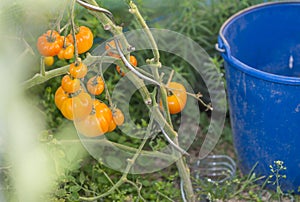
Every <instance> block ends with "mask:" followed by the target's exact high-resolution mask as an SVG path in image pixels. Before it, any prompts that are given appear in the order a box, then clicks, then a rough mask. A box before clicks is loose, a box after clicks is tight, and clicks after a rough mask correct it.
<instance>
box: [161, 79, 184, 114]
mask: <svg viewBox="0 0 300 202" xmlns="http://www.w3.org/2000/svg"><path fill="white" fill-rule="evenodd" d="M167 87H168V88H169V91H170V92H171V93H172V94H171V95H168V97H167V102H168V107H169V111H170V114H177V113H179V112H181V111H182V110H183V109H184V107H185V105H186V101H187V93H186V89H185V87H184V86H183V85H182V84H180V83H177V82H170V83H169V84H168V86H167ZM160 105H161V106H162V103H161V102H160Z"/></svg>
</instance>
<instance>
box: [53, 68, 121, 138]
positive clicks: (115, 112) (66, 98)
mask: <svg viewBox="0 0 300 202" xmlns="http://www.w3.org/2000/svg"><path fill="white" fill-rule="evenodd" d="M87 71H88V69H87V67H86V65H85V64H84V63H82V62H79V63H78V64H76V63H72V64H71V65H70V68H69V74H67V75H65V76H64V77H63V78H62V80H61V86H60V87H59V88H58V89H57V91H56V93H55V104H56V106H57V108H58V109H59V110H60V111H61V113H62V114H63V115H64V117H66V118H67V119H69V120H73V121H74V123H75V125H76V128H77V130H78V131H79V132H80V133H81V134H83V135H85V136H88V137H95V136H99V135H103V134H105V133H106V132H111V131H113V130H114V129H115V128H116V126H120V125H122V124H123V123H124V115H123V113H122V111H121V110H120V109H118V108H112V109H111V108H109V107H108V106H107V105H106V104H105V103H104V102H101V101H100V100H99V99H96V98H94V99H93V98H92V96H96V95H100V94H101V93H102V92H103V91H104V89H105V83H104V81H103V79H102V77H101V76H99V75H95V76H92V77H90V78H88V81H87V83H86V85H84V84H83V82H82V81H83V79H84V78H85V77H86V75H87ZM91 95H92V96H91Z"/></svg>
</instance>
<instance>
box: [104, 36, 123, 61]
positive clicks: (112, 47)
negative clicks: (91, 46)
mask: <svg viewBox="0 0 300 202" xmlns="http://www.w3.org/2000/svg"><path fill="white" fill-rule="evenodd" d="M120 48H122V46H121V44H120ZM105 50H106V52H107V55H109V56H111V57H114V58H120V55H119V53H118V51H117V49H116V44H115V41H114V40H112V41H110V42H108V43H106V45H105Z"/></svg>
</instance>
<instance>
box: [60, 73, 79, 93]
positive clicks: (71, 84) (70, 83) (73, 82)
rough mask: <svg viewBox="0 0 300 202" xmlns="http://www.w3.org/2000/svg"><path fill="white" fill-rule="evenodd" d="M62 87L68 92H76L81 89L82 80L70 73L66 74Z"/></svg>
mask: <svg viewBox="0 0 300 202" xmlns="http://www.w3.org/2000/svg"><path fill="white" fill-rule="evenodd" d="M61 87H62V89H63V90H64V91H65V92H67V93H75V92H76V91H78V90H79V89H80V81H79V79H73V78H71V77H70V75H65V76H64V77H63V78H62V80H61Z"/></svg>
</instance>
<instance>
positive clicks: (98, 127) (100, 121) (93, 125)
mask: <svg viewBox="0 0 300 202" xmlns="http://www.w3.org/2000/svg"><path fill="white" fill-rule="evenodd" d="M107 109H108V110H109V111H110V109H109V108H108V107H107V106H106V104H104V103H102V102H100V101H99V100H94V103H93V110H92V112H91V113H90V114H89V116H87V117H86V118H85V119H83V120H80V121H77V122H76V124H75V125H76V128H77V130H78V131H79V132H80V133H81V134H83V135H84V136H87V137H96V136H100V135H103V134H104V133H106V132H108V131H109V125H110V122H111V121H112V114H111V111H110V113H109V111H107Z"/></svg>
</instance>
